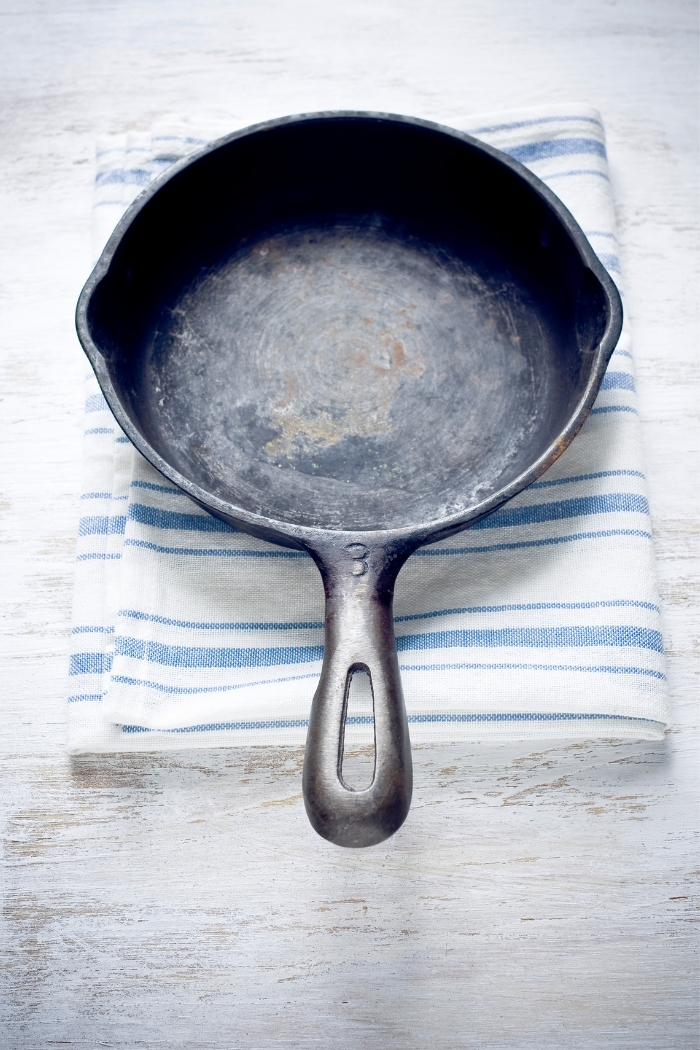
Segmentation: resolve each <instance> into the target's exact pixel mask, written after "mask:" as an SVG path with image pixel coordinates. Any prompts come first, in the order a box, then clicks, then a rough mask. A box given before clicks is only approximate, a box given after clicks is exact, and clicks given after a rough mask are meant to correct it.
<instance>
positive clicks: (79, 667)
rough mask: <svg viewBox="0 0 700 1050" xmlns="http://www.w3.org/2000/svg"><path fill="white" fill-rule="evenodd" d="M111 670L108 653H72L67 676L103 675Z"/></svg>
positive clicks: (110, 660) (110, 658)
mask: <svg viewBox="0 0 700 1050" xmlns="http://www.w3.org/2000/svg"><path fill="white" fill-rule="evenodd" d="M111 669H112V656H111V654H110V653H73V654H72V656H71V658H70V666H69V670H68V673H69V674H72V675H73V674H103V673H104V672H105V671H111Z"/></svg>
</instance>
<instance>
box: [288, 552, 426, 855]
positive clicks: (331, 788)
mask: <svg viewBox="0 0 700 1050" xmlns="http://www.w3.org/2000/svg"><path fill="white" fill-rule="evenodd" d="M348 538H349V539H350V542H346V543H344V544H343V545H342V546H341V545H340V544H338V545H337V546H335V545H334V547H333V548H332V549H330V550H329V549H327V550H325V551H323V552H322V551H319V550H318V549H316V550H312V551H310V553H311V554H312V557H313V558H314V560H315V561H316V564H317V565H318V567H319V569H320V570H321V575H322V576H323V583H324V588H325V592H326V624H325V650H324V658H323V669H322V671H321V679H320V681H319V684H318V689H317V690H316V694H315V696H314V699H313V703H312V707H311V715H310V718H309V732H308V736H307V738H306V755H305V759H304V776H303V788H304V804H305V806H306V812H307V815H308V817H309V820H310V821H311V824H312V826H313V827H314V829H315V830H316V831H317V832H318V834H319V835H321V836H322V837H323V838H326V839H329V840H330V841H331V842H334V843H335V844H336V845H338V846H350V847H359V846H373V845H375V844H376V843H378V842H382V841H383V840H384V839H386V838H388V837H389V836H390V835H393V833H394V832H395V831H396V830H397V829H398V828H400V827H401V825H402V824H403V822H404V820H405V819H406V815H407V814H408V810H409V807H410V805H411V794H412V791H413V766H412V762H411V743H410V739H409V735H408V722H407V719H406V709H405V707H404V700H403V691H402V688H401V675H400V673H399V663H398V659H397V656H396V642H395V638H394V620H393V613H392V602H393V596H394V583H395V581H396V576H397V574H398V571H399V569H400V568H401V566H402V565H403V563H404V561H405V560H406V558H407V557H408V554H409V553H410V551H405V550H401V551H392V550H387V549H386V548H383V547H374V546H373V545H372V544H371V543H359V542H357V541H356V540H353V538H352V537H348V536H347V534H346V535H345V539H346V540H347V539H348ZM356 670H363V671H366V672H367V673H368V675H369V677H370V680H371V686H372V694H373V697H374V737H375V767H374V778H373V780H372V783H371V785H370V786H369V787H368V788H366V789H365V790H362V791H354V790H352V789H351V788H348V787H346V786H345V784H344V783H343V781H342V775H341V766H342V760H343V744H344V729H345V713H346V708H347V699H348V693H349V688H350V680H351V678H352V674H353V672H354V671H356Z"/></svg>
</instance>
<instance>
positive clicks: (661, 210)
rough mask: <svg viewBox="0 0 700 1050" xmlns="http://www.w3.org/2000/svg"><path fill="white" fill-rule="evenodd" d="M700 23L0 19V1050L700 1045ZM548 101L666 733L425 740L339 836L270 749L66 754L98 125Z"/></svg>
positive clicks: (579, 4) (617, 8) (221, 10)
mask: <svg viewBox="0 0 700 1050" xmlns="http://www.w3.org/2000/svg"><path fill="white" fill-rule="evenodd" d="M694 33H695V4H694V3H686V2H684V0H675V2H674V3H671V4H658V3H655V2H653V0H619V2H618V3H613V2H608V0H572V2H571V3H568V4H566V5H564V4H561V3H559V2H557V0H538V2H537V3H535V4H515V3H512V2H509V0H491V2H488V3H487V2H486V0H444V2H443V3H441V4H439V5H437V4H430V3H428V2H427V0H406V2H402V3H401V4H398V3H394V4H391V3H388V2H382V0H379V2H376V3H373V4H364V3H358V2H352V3H346V4H342V5H341V4H330V3H326V4H323V3H321V2H320V0H297V2H295V3H293V4H292V3H285V2H284V0H264V2H258V3H253V2H252V0H239V2H238V3H236V4H230V3H229V4H224V3H217V2H216V0H199V2H198V3H197V4H191V3H187V4H186V3H185V2H184V0H172V2H170V3H168V4H163V3H158V2H156V0H140V2H139V3H136V2H135V0H123V2H121V3H120V4H118V5H111V4H95V3H89V2H86V0H63V2H62V3H61V4H54V5H46V4H43V3H41V2H40V0H27V2H26V3H24V4H21V5H14V6H12V7H10V5H8V4H5V5H3V6H2V9H1V10H0V41H1V43H0V48H1V50H2V55H1V61H0V77H2V90H3V106H2V120H3V124H4V133H3V139H4V146H3V157H4V161H5V163H4V164H3V167H2V171H1V172H0V182H1V185H2V192H3V197H4V200H5V206H4V209H3V212H2V217H1V219H0V221H1V223H2V245H3V252H2V261H1V262H0V267H1V271H0V272H1V274H2V288H3V293H2V295H3V299H2V303H3V305H2V311H3V326H2V336H1V338H2V359H1V362H0V368H1V370H2V371H1V375H2V382H1V389H0V397H2V401H1V402H0V414H1V417H2V422H1V430H0V442H1V449H2V504H1V505H0V514H1V519H0V528H1V530H2V532H1V537H2V555H1V557H2V563H1V564H2V579H3V611H4V615H5V620H4V648H3V653H4V655H3V663H2V685H3V692H2V696H3V704H2V727H1V733H2V737H1V743H2V749H3V754H4V757H3V764H2V772H3V776H4V786H3V810H4V815H5V818H6V819H5V858H6V871H5V882H4V897H5V901H4V903H5V915H4V927H3V929H4V937H5V946H6V951H7V955H6V958H7V968H6V978H7V986H6V990H5V992H4V995H3V1004H4V1013H5V1015H6V1016H5V1020H4V1022H3V1024H4V1029H3V1038H2V1045H3V1046H7V1047H8V1048H12V1050H15V1048H17V1050H25V1048H30V1047H42V1048H43V1047H48V1046H54V1045H70V1046H75V1047H83V1048H87V1050H93V1048H95V1047H97V1046H100V1045H107V1046H114V1047H120V1048H123V1050H127V1048H132V1047H136V1046H144V1047H166V1048H170V1047H173V1048H174V1047H187V1048H194V1050H199V1048H217V1050H219V1048H221V1050H228V1048H232V1047H241V1048H245V1050H253V1048H257V1047H262V1048H266V1050H267V1048H274V1047H284V1048H287V1047H301V1048H311V1047H321V1046H326V1045H331V1044H332V1045H335V1046H337V1047H340V1048H347V1050H350V1048H352V1050H355V1048H357V1050H364V1048H367V1050H369V1048H372V1050H374V1048H380V1047H381V1048H382V1050H383V1048H387V1050H393V1048H397V1050H398V1048H401V1050H404V1048H410V1050H412V1048H416V1050H417V1048H422V1047H425V1046H435V1047H438V1048H440V1050H442V1048H447V1050H451V1048H462V1047H475V1048H477V1047H478V1048H484V1047H494V1048H496V1047H498V1048H508V1050H528V1048H531V1047H532V1048H535V1047H536V1048H547V1047H553V1048H563V1047H567V1048H568V1047H577V1048H578V1047H586V1048H588V1047H591V1048H592V1047H596V1048H600V1050H605V1048H613V1047H614V1048H622V1047H625V1048H634V1050H637V1048H649V1050H681V1048H683V1050H686V1048H691V1047H694V1046H695V1045H696V1036H697V998H696V976H695V975H696V963H697V957H696V955H695V953H694V948H695V944H696V942H695V940H694V938H693V935H692V932H691V931H692V922H691V920H692V917H693V913H692V912H691V898H692V894H693V892H694V876H693V871H694V870H695V868H696V860H695V852H694V850H695V847H694V846H693V842H692V836H693V834H694V832H695V831H696V830H697V807H696V779H695V773H694V768H695V755H694V746H695V745H694V740H695V738H694V735H693V727H694V725H695V710H694V703H695V698H696V697H695V689H694V678H693V675H694V673H695V669H696V664H694V663H693V659H694V649H693V646H694V645H695V646H696V647H697V641H696V639H697V614H696V612H694V611H693V610H694V609H696V608H697V606H696V605H693V601H694V595H695V594H696V588H697V560H696V559H697V525H694V524H693V522H694V521H695V522H696V521H697V489H698V486H697V480H695V482H693V480H692V467H691V466H690V464H691V463H692V462H693V459H692V456H691V453H693V452H697V445H698V429H697V404H698V399H697V385H695V388H694V386H693V368H695V367H696V359H695V354H696V352H697V351H696V346H697V343H696V338H695V328H694V323H695V322H694V316H693V309H694V303H695V287H696V279H697V269H698V267H697V258H696V256H695V255H694V254H693V250H694V246H695V241H694V237H695V234H694V229H695V224H696V218H697V217H696V211H695V200H694V195H693V193H692V192H691V190H690V187H691V185H692V181H693V174H694V170H695V163H696V152H695V150H696V146H695V136H696V129H695V98H694V85H695V77H696V57H695V56H696V50H695V43H694V40H693V35H694ZM566 97H568V98H575V99H577V100H582V101H584V102H588V103H591V104H593V105H595V106H597V107H598V108H600V109H601V111H602V112H603V114H604V117H605V120H606V124H607V128H608V138H609V152H610V158H611V163H612V171H613V177H614V189H615V194H616V199H617V204H618V225H619V228H620V230H621V237H622V245H621V249H622V252H621V254H622V258H623V265H624V269H625V277H626V285H627V288H628V296H627V302H628V309H629V312H630V314H631V316H632V321H633V325H634V339H635V350H636V360H637V366H638V372H639V393H640V403H641V409H642V416H643V420H644V434H645V440H646V453H647V462H648V465H649V475H650V486H651V494H652V512H653V515H654V521H655V529H656V541H657V550H658V555H659V571H660V577H661V588H662V594H663V598H664V604H665V616H666V629H667V643H668V647H669V665H670V674H671V684H672V691H673V696H674V704H675V710H674V716H675V725H676V728H675V729H674V730H673V731H672V732H671V733H670V734H669V736H668V737H667V739H666V741H665V742H663V743H662V744H652V743H645V744H613V743H606V742H596V743H592V744H590V743H586V742H576V743H572V744H568V745H567V744H562V745H557V746H551V745H542V747H541V748H537V747H536V746H534V745H532V744H531V743H528V744H527V745H513V744H507V745H502V746H496V745H482V746H475V745H468V746H467V745H453V746H446V745H433V746H430V747H422V748H420V749H418V751H417V752H416V756H415V757H416V793H415V801H414V805H413V808H412V810H411V814H410V817H409V820H408V821H407V823H406V825H405V826H404V828H403V829H402V830H401V831H400V832H399V834H398V835H397V836H396V837H395V839H393V840H392V841H391V842H389V843H386V844H383V845H382V846H379V847H375V848H373V849H372V850H369V851H361V852H357V853H356V852H350V851H341V850H338V849H335V848H331V847H329V846H327V845H326V844H325V843H323V842H322V841H321V840H320V839H318V838H317V837H316V836H315V835H314V834H313V832H312V831H311V829H310V828H309V826H308V823H307V821H306V818H305V816H304V812H303V805H302V803H301V796H300V764H301V754H300V752H297V751H294V750H291V751H290V750H284V749H274V748H270V749H254V750H251V751H236V750H231V751H226V752H206V751H199V752H196V753H178V754H168V755H164V754H160V755H154V756H152V755H143V756H128V757H113V758H112V757H107V758H105V757H101V758H99V759H95V760H87V759H86V760H81V761H76V762H74V763H71V762H70V761H69V760H68V759H67V758H66V757H65V756H64V754H63V751H62V744H63V721H64V711H63V694H64V683H65V678H64V675H65V667H66V654H67V632H68V624H69V610H70V584H71V573H72V556H73V546H74V535H75V529H76V522H77V517H78V506H77V501H76V496H77V493H78V474H79V465H80V434H81V423H82V418H81V398H82V383H81V378H82V375H83V373H84V371H85V363H84V359H83V358H82V355H81V353H80V351H79V348H78V346H77V341H76V339H75V336H74V334H73V328H72V308H73V303H74V302H75V299H76V298H77V294H78V292H79V290H80V287H81V285H82V282H83V280H84V278H85V277H86V275H87V273H88V270H89V265H90V244H89V223H90V203H91V185H92V177H93V169H92V158H93V146H94V141H95V137H96V136H97V135H98V134H100V133H102V132H104V131H114V132H120V131H125V130H127V129H130V128H136V129H138V128H146V127H148V126H149V125H150V124H151V123H152V121H153V120H154V119H156V118H160V117H162V116H165V115H166V114H168V113H175V114H185V115H187V116H189V117H190V118H191V119H192V121H193V122H198V123H200V124H201V123H207V122H208V121H216V122H219V123H220V122H221V121H222V120H223V121H226V120H228V119H230V121H231V124H232V125H233V124H234V123H235V122H236V120H237V117H238V110H239V108H240V109H241V110H243V109H244V110H245V112H246V113H250V111H251V100H255V102H254V105H256V106H257V107H258V114H257V115H258V116H259V117H260V118H264V117H268V116H273V115H276V114H279V113H283V112H294V111H301V110H308V109H320V108H341V107H348V108H349V107H353V108H373V109H387V110H394V111H403V112H409V113H415V114H416V115H419V116H424V117H428V118H430V117H434V116H437V115H440V116H441V117H442V118H443V119H444V118H447V117H449V116H450V113H452V114H453V119H455V120H457V119H460V118H464V117H465V116H466V115H467V114H469V113H470V112H479V111H488V110H496V109H499V108H508V107H509V106H513V105H527V104H536V103H540V102H546V101H549V100H552V99H557V100H559V99H562V98H566ZM241 100H245V106H243V104H242V101H241ZM694 278H695V280H694ZM695 462H696V461H695Z"/></svg>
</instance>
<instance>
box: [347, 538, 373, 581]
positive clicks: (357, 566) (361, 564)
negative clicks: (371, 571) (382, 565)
mask: <svg viewBox="0 0 700 1050" xmlns="http://www.w3.org/2000/svg"><path fill="white" fill-rule="evenodd" d="M345 550H346V551H347V553H348V554H349V555H350V557H351V558H352V568H351V569H350V572H351V573H352V574H353V576H364V574H365V573H366V572H367V559H368V557H369V547H365V545H364V543H349V544H348V545H347V547H346V548H345Z"/></svg>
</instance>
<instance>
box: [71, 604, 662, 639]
mask: <svg viewBox="0 0 700 1050" xmlns="http://www.w3.org/2000/svg"><path fill="white" fill-rule="evenodd" d="M620 608H625V609H647V610H649V611H650V612H657V613H658V611H659V607H658V605H654V604H653V602H640V601H634V600H632V599H628V598H616V599H611V600H609V601H597V602H528V603H521V604H515V605H474V606H464V607H462V608H458V609H436V610H433V611H431V612H423V613H410V614H408V615H406V616H395V617H394V623H407V622H409V621H412V620H432V619H435V618H436V617H439V616H464V615H478V614H483V613H502V612H541V611H543V610H545V609H565V610H570V609H620ZM119 616H121V617H123V618H124V619H129V620H141V621H145V622H147V623H158V624H162V625H163V626H165V627H181V628H184V629H186V630H196V631H311V630H314V631H318V630H321V629H322V628H323V621H322V620H294V621H279V622H278V621H269V620H267V621H266V620H262V621H255V622H253V621H251V622H247V621H232V622H231V621H221V622H219V621H214V622H208V621H205V622H202V621H197V620H175V619H172V618H170V617H168V616H156V615H155V614H152V613H145V612H140V611H139V610H136V609H121V610H120V611H119ZM91 631H114V628H106V627H89V626H87V627H74V628H73V632H74V633H77V632H91Z"/></svg>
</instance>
